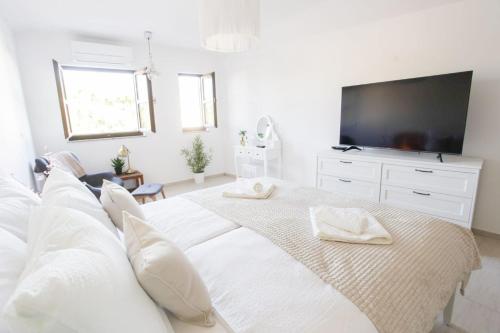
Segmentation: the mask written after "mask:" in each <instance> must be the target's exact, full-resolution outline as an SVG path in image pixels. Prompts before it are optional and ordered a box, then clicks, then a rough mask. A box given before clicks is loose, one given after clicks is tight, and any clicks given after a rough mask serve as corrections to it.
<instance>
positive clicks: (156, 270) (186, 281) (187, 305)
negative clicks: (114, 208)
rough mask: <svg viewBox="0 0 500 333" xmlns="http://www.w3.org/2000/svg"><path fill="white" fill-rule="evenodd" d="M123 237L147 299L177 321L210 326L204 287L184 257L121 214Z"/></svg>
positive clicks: (137, 221) (158, 235)
mask: <svg viewBox="0 0 500 333" xmlns="http://www.w3.org/2000/svg"><path fill="white" fill-rule="evenodd" d="M123 233H124V237H125V244H126V246H127V253H128V256H129V259H130V262H131V263H132V267H133V269H134V272H135V275H136V276H137V279H138V280H139V283H140V284H141V285H142V287H143V288H144V290H146V292H147V293H148V294H149V296H151V298H153V299H154V300H155V301H156V302H157V303H158V304H159V305H161V306H163V307H164V308H165V309H167V310H169V311H170V312H172V313H173V314H174V315H175V316H176V317H178V318H179V319H181V320H184V321H188V322H191V323H194V324H198V325H201V326H213V325H214V324H215V321H214V319H213V313H212V302H211V300H210V296H209V294H208V291H207V287H206V286H205V284H204V283H203V280H202V279H201V277H200V275H199V274H198V272H197V271H196V270H195V269H194V267H193V265H192V264H191V263H190V262H189V260H188V258H187V257H186V255H185V254H184V253H183V252H182V251H181V250H180V249H179V248H178V247H177V246H176V245H175V244H174V243H172V242H170V241H169V240H168V239H167V238H166V237H165V236H164V235H163V234H162V233H160V232H158V231H156V230H155V229H154V228H153V227H152V226H150V225H148V224H146V223H145V222H143V221H141V220H140V219H138V218H137V217H135V216H132V215H130V214H128V213H127V212H123Z"/></svg>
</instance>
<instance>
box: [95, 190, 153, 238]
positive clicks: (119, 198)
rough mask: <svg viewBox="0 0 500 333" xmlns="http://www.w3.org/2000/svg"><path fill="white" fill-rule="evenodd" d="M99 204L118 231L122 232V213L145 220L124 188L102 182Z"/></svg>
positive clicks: (135, 202) (140, 210) (137, 205)
mask: <svg viewBox="0 0 500 333" xmlns="http://www.w3.org/2000/svg"><path fill="white" fill-rule="evenodd" d="M101 204H102V206H103V207H104V209H105V210H106V212H107V213H108V214H109V216H110V217H111V220H112V221H113V223H114V224H115V225H116V227H117V228H118V229H120V230H123V211H126V212H128V213H130V214H132V215H134V216H136V217H138V218H140V219H145V217H144V213H143V212H142V209H141V206H139V204H138V203H137V201H136V200H135V199H134V197H133V196H132V194H130V192H129V191H127V190H126V189H125V188H124V187H122V186H120V185H118V184H115V183H113V182H110V181H108V180H104V182H103V184H102V188H101Z"/></svg>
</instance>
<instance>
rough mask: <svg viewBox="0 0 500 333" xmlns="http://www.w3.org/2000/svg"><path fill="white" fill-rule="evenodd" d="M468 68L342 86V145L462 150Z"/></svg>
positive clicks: (431, 150)
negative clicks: (438, 73) (439, 73)
mask: <svg viewBox="0 0 500 333" xmlns="http://www.w3.org/2000/svg"><path fill="white" fill-rule="evenodd" d="M471 81H472V71H468V72H460V73H452V74H443V75H435V76H427V77H419V78H413V79H405V80H397V81H388V82H380V83H371V84H362V85H356V86H349V87H343V88H342V109H341V125H340V144H342V145H353V146H363V147H377V148H393V149H401V150H409V151H423V152H435V153H447V154H461V153H462V146H463V141H464V133H465V123H466V119H467V109H468V105H469V94H470V87H471Z"/></svg>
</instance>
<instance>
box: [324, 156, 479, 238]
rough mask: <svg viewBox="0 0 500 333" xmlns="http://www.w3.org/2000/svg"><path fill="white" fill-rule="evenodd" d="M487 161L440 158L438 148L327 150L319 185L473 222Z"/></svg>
mask: <svg viewBox="0 0 500 333" xmlns="http://www.w3.org/2000/svg"><path fill="white" fill-rule="evenodd" d="M482 165H483V161H482V160H481V159H478V158H468V157H461V156H444V163H440V162H439V161H438V160H437V159H435V155H433V154H418V153H406V152H397V151H377V150H365V151H361V152H345V153H343V152H338V151H328V152H324V153H321V154H319V155H318V157H317V177H316V186H317V187H318V188H319V189H323V190H326V191H330V192H335V193H338V194H340V195H345V196H352V197H356V198H360V199H365V200H370V201H374V202H379V203H382V204H386V205H390V206H396V207H401V208H406V209H411V210H415V211H419V212H422V213H425V214H429V215H432V216H435V217H438V218H441V219H444V220H447V221H449V222H452V223H456V224H458V225H460V226H463V227H466V228H471V226H472V220H473V215H474V206H475V201H476V194H477V187H478V182H479V175H480V171H481V168H482Z"/></svg>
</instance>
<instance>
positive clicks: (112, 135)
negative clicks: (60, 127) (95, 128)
mask: <svg viewBox="0 0 500 333" xmlns="http://www.w3.org/2000/svg"><path fill="white" fill-rule="evenodd" d="M141 136H145V135H144V133H143V132H119V133H100V134H84V135H71V136H70V137H68V139H67V140H68V141H69V142H74V141H86V140H101V139H114V138H125V137H141Z"/></svg>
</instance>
